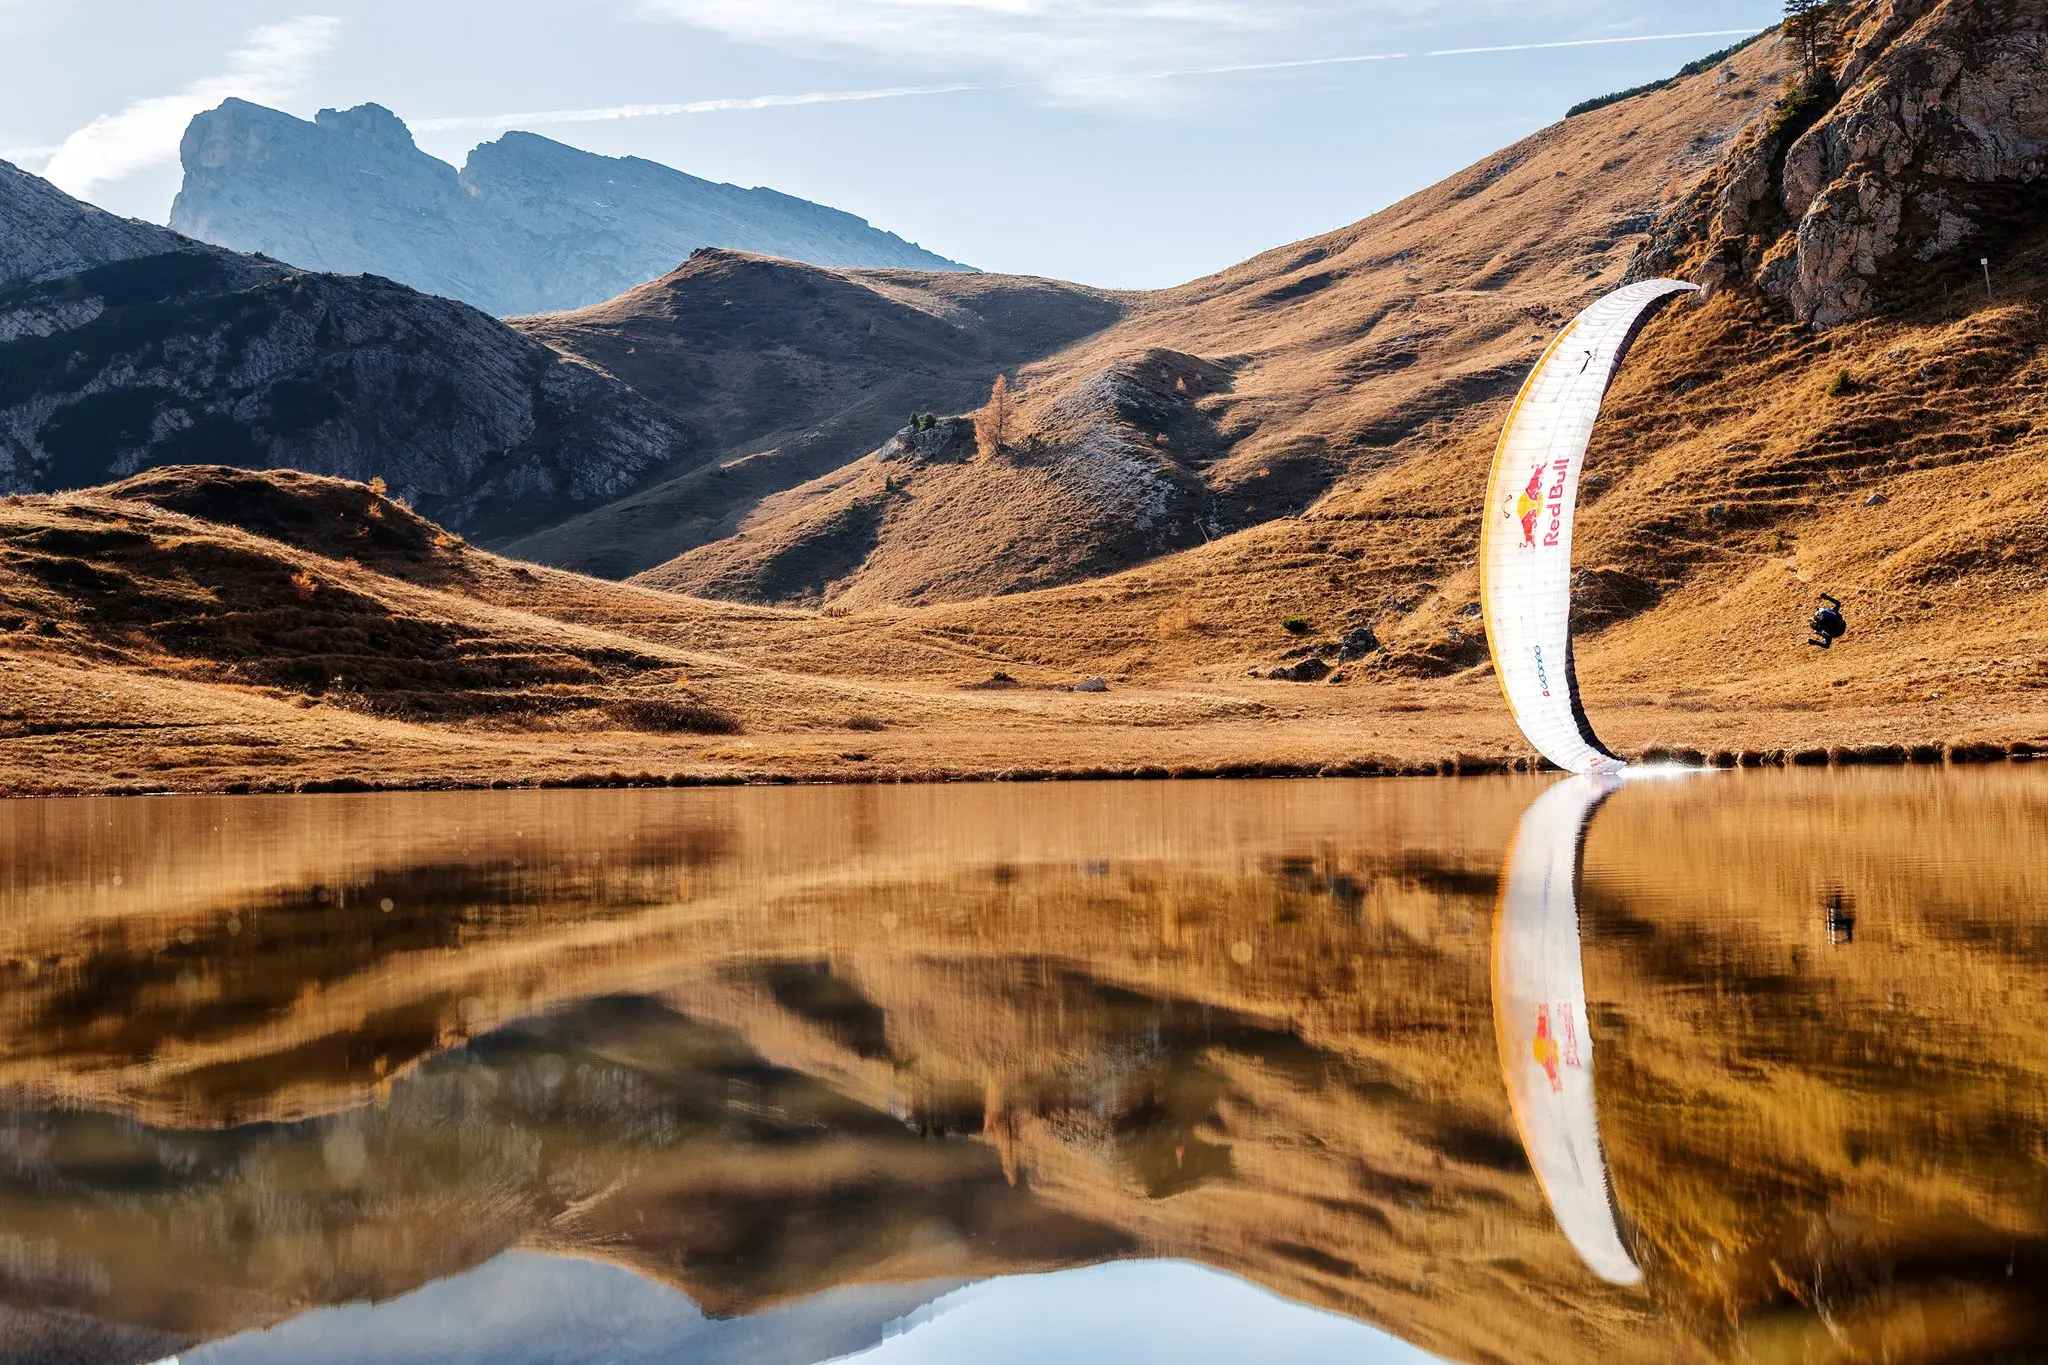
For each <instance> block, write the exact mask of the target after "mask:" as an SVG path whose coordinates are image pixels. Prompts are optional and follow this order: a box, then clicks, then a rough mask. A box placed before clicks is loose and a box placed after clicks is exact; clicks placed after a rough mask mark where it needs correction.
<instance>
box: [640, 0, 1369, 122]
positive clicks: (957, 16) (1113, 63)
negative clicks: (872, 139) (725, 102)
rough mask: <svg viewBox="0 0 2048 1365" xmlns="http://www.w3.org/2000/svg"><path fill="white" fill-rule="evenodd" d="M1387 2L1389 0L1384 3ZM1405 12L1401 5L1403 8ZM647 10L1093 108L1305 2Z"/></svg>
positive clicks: (982, 2) (653, 2)
mask: <svg viewBox="0 0 2048 1365" xmlns="http://www.w3.org/2000/svg"><path fill="white" fill-rule="evenodd" d="M1382 3H1384V0H1382ZM1397 3H1398V0H1397ZM643 5H644V9H645V10H646V12H647V13H649V14H651V15H654V16H656V17H660V18H667V19H674V20H679V21H681V22H683V23H687V24H690V25H693V26H695V27H697V28H702V29H707V30H709V31H711V32H714V33H718V34H721V35H723V36H725V37H728V38H735V39H738V40H740V41H742V42H749V43H758V44H762V45H765V46H770V47H776V48H781V49H784V50H789V51H798V52H808V53H820V52H822V53H837V54H848V55H856V56H862V57H869V58H880V59H883V60H885V61H889V62H891V63H895V64H912V65H917V66H922V67H926V68H934V67H936V68H941V69H950V70H962V71H974V72H977V73H990V72H1000V73H1003V74H1005V75H1007V76H1010V77H1012V78H1015V79H1018V80H1023V81H1028V82H1031V83H1033V84H1037V85H1042V86H1044V87H1046V88H1047V89H1048V90H1050V91H1052V92H1054V93H1056V94H1058V95H1061V96H1062V97H1066V96H1068V95H1072V96H1073V97H1075V98H1078V99H1082V100H1085V101H1088V102H1095V103H1108V102H1121V101H1126V100H1128V99H1130V98H1131V97H1132V93H1133V92H1132V91H1131V90H1130V89H1128V88H1126V87H1125V86H1123V85H1122V84H1121V83H1119V82H1116V81H1114V80H1112V79H1110V78H1113V77H1115V76H1117V75H1119V74H1123V73H1131V74H1138V73H1140V72H1143V71H1145V70H1148V69H1154V68H1157V67H1158V66H1160V65H1161V64H1162V63H1170V64H1174V65H1180V64H1184V63H1188V62H1199V61H1213V60H1216V59H1218V58H1219V57H1225V56H1228V55H1232V54H1233V53H1235V52H1238V51H1241V50H1242V44H1244V43H1246V42H1248V41H1263V40H1264V39H1265V37H1266V36H1267V35H1272V34H1276V33H1280V32H1285V31H1288V30H1290V29H1292V28H1294V27H1295V26H1296V25H1297V24H1298V23H1299V22H1300V21H1301V20H1302V19H1303V18H1304V17H1305V16H1306V15H1307V14H1308V13H1309V7H1308V5H1307V4H1305V3H1304V0H775V2H774V3H772V4H771V3H764V2H763V0H643Z"/></svg>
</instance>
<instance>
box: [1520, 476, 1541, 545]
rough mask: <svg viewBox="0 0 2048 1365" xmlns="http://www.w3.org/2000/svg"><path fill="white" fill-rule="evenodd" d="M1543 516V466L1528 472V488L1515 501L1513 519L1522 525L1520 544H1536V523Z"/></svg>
mask: <svg viewBox="0 0 2048 1365" xmlns="http://www.w3.org/2000/svg"><path fill="white" fill-rule="evenodd" d="M1542 515H1543V466H1542V465H1540V464H1539V465H1537V466H1536V468H1535V469H1533V470H1531V471H1530V472H1529V486H1528V487H1527V488H1525V489H1523V490H1522V495H1521V496H1520V497H1518V498H1516V499H1515V517H1516V519H1517V520H1519V521H1520V522H1521V523H1522V543H1523V544H1524V545H1534V544H1535V543H1536V521H1537V518H1539V517H1541V516H1542Z"/></svg>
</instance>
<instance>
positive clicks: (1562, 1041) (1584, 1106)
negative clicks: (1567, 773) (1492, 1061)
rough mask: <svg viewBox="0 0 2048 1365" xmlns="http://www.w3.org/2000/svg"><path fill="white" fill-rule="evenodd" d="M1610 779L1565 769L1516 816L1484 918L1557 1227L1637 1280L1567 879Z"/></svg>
mask: <svg viewBox="0 0 2048 1365" xmlns="http://www.w3.org/2000/svg"><path fill="white" fill-rule="evenodd" d="M1618 785H1619V779H1618V778H1612V777H1585V776H1581V777H1571V778H1566V779H1565V780H1564V781H1562V782H1559V783H1558V784H1557V785H1556V786H1554V787H1552V788H1551V789H1550V790H1549V791H1547V792H1545V793H1544V794H1543V795H1542V796H1540V797H1538V798H1537V799H1536V802H1535V804H1534V805H1532V806H1530V807H1529V809H1528V811H1527V812H1525V813H1524V814H1523V816H1522V823H1521V825H1520V827H1519V828H1518V829H1517V830H1516V832H1515V842H1514V847H1513V848H1512V849H1511V850H1510V851H1509V853H1508V862H1507V867H1506V870H1505V871H1503V872H1502V873H1501V887H1500V908H1499V911H1498V912H1497V915H1496V918H1495V921H1494V928H1493V1024H1494V1035H1495V1037H1496V1038H1497V1040H1498V1041H1499V1044H1500V1062H1501V1069H1502V1071H1503V1072H1504V1073H1505V1074H1506V1077H1507V1087H1508V1100H1509V1102H1510V1103H1511V1104H1512V1105H1513V1107H1514V1111H1515V1126H1516V1127H1517V1128H1519V1129H1520V1130H1521V1134H1522V1146H1523V1148H1524V1149H1525V1150H1526V1151H1527V1152H1528V1154H1529V1165H1530V1166H1531V1167H1532V1168H1533V1169H1534V1170H1535V1172H1536V1179H1537V1180H1538V1181H1539V1182H1541V1184H1542V1186H1543V1193H1544V1196H1545V1197H1546V1198H1548V1199H1549V1200H1550V1208H1551V1211H1552V1212H1553V1213H1554V1214H1556V1216H1557V1223H1558V1226H1559V1227H1560V1228H1562V1229H1563V1230H1564V1235H1565V1238H1566V1239H1567V1240H1568V1241H1570V1242H1571V1244H1572V1247H1573V1249H1574V1250H1576V1251H1577V1252H1578V1253H1579V1257H1580V1259H1581V1260H1583V1261H1585V1263H1586V1265H1587V1266H1588V1267H1590V1268H1591V1269H1592V1271H1593V1273H1594V1274H1596V1275H1598V1276H1600V1277H1601V1278H1602V1279H1604V1280H1608V1281H1611V1282H1612V1283H1615V1284H1635V1283H1636V1282H1637V1281H1639V1280H1641V1279H1642V1278H1643V1273H1642V1271H1641V1270H1639V1269H1637V1267H1636V1263H1635V1261H1634V1259H1633V1258H1632V1257H1630V1255H1629V1253H1628V1248H1627V1247H1626V1246H1625V1245H1623V1243H1622V1240H1621V1231H1620V1228H1619V1226H1618V1225H1617V1223H1616V1220H1615V1214H1614V1199H1613V1194H1612V1192H1611V1191H1610V1189H1609V1187H1608V1183H1607V1159H1606V1157H1605V1156H1604V1155H1603V1154H1602V1152H1601V1149H1600V1128H1599V1122H1598V1116H1597V1114H1596V1112H1595V1110H1594V1106H1593V1035H1592V1032H1591V1031H1590V1029H1589V1028H1588V1026H1587V1020H1586V978H1585V971H1584V968H1583V967H1582V966H1581V964H1580V961H1579V907H1578V896H1577V891H1576V884H1577V881H1578V870H1579V850H1580V847H1581V846H1582V844H1583V842H1584V839H1585V833H1586V825H1587V824H1588V822H1590V821H1591V820H1592V818H1593V812H1594V811H1595V810H1596V809H1598V808H1599V805H1600V803H1601V802H1602V801H1605V800H1606V799H1607V797H1608V795H1609V794H1610V793H1612V792H1613V791H1614V790H1615V789H1616V788H1617V786H1618Z"/></svg>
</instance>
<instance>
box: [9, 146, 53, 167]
mask: <svg viewBox="0 0 2048 1365" xmlns="http://www.w3.org/2000/svg"><path fill="white" fill-rule="evenodd" d="M56 154H57V149H56V148H55V147H0V161H11V162H13V163H14V164H15V165H17V166H21V165H25V164H27V163H28V162H31V161H34V162H41V161H42V160H43V159H44V158H46V157H51V156H55V155H56Z"/></svg>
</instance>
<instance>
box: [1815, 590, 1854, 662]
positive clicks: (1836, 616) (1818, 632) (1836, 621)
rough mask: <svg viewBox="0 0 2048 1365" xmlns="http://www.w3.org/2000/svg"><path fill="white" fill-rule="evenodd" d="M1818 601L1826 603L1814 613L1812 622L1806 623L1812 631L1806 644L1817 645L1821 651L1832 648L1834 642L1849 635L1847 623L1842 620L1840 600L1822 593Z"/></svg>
mask: <svg viewBox="0 0 2048 1365" xmlns="http://www.w3.org/2000/svg"><path fill="white" fill-rule="evenodd" d="M1820 600H1821V601H1823V602H1825V603H1827V605H1826V606H1824V607H1822V608H1821V609H1820V610H1819V611H1817V612H1815V613H1814V614H1813V620H1812V621H1810V622H1808V626H1809V628H1810V629H1811V630H1812V631H1813V636H1812V638H1811V639H1809V640H1807V642H1806V643H1808V644H1810V645H1817V646H1818V647H1820V648H1821V649H1831V648H1833V647H1834V643H1835V641H1837V640H1839V639H1841V638H1842V637H1843V636H1844V635H1847V634H1848V633H1849V623H1848V622H1847V621H1845V620H1843V619H1842V603H1841V601H1840V599H1838V598H1834V597H1830V596H1828V595H1827V594H1826V593H1822V594H1821V595H1820Z"/></svg>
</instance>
